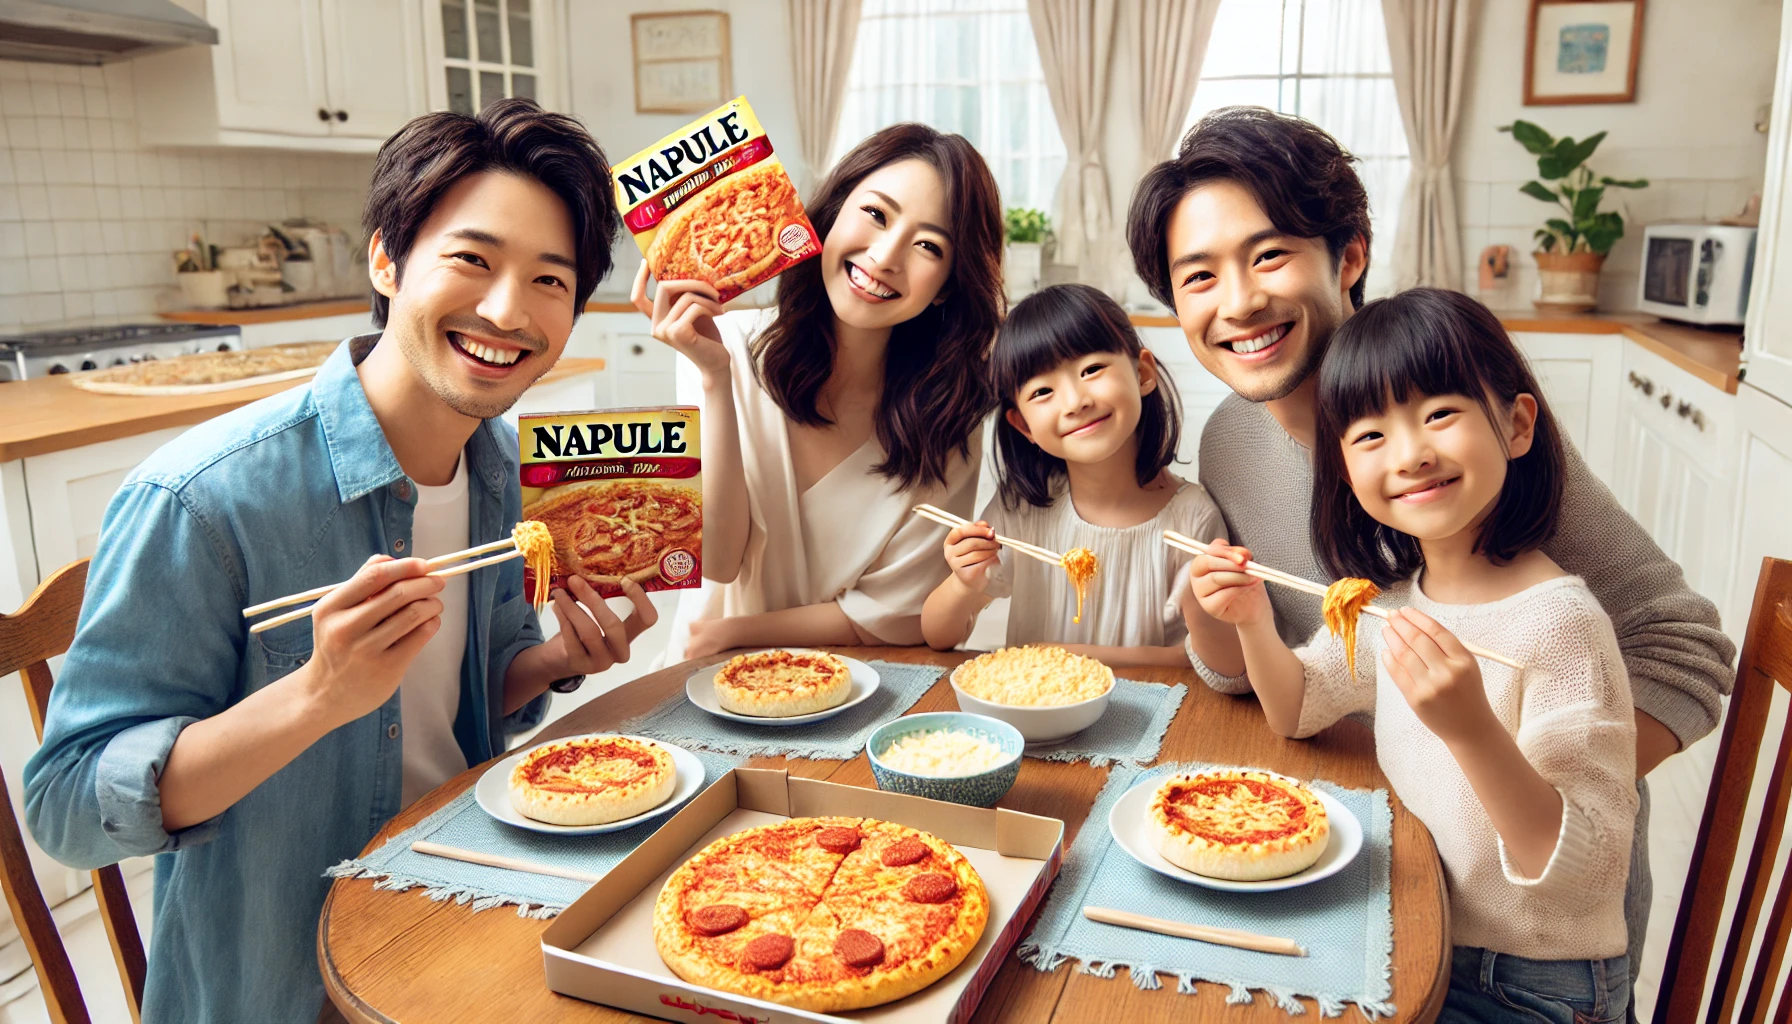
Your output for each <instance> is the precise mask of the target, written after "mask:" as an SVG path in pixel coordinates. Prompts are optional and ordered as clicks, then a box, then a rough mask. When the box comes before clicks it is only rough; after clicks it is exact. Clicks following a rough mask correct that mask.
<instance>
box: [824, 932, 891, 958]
mask: <svg viewBox="0 0 1792 1024" xmlns="http://www.w3.org/2000/svg"><path fill="white" fill-rule="evenodd" d="M834 955H835V956H837V957H839V958H840V961H841V963H844V964H845V965H846V966H848V967H874V966H876V965H878V964H881V963H883V962H884V943H883V940H882V939H880V938H878V937H877V936H875V935H873V934H871V933H870V932H867V931H860V930H859V929H857V928H848V929H846V930H845V931H843V932H841V933H840V937H839V938H837V939H835V940H834Z"/></svg>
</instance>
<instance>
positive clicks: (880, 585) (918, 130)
mask: <svg viewBox="0 0 1792 1024" xmlns="http://www.w3.org/2000/svg"><path fill="white" fill-rule="evenodd" d="M804 206H805V208H806V209H807V211H808V214H809V219H810V222H811V223H812V224H813V225H814V226H815V230H816V233H817V234H818V235H820V236H821V238H822V240H823V241H822V251H821V255H820V257H819V258H818V259H811V260H807V261H804V262H802V263H799V264H796V265H795V266H793V267H791V268H790V269H788V270H786V271H785V272H784V274H783V276H782V277H781V278H780V280H779V287H778V305H777V308H776V309H775V310H765V311H740V312H735V313H728V314H725V315H724V314H723V313H722V309H721V306H720V305H719V304H718V303H717V302H716V298H717V296H716V293H715V290H714V289H713V288H712V287H710V286H709V285H706V284H702V283H699V282H693V281H662V282H660V285H659V291H658V294H657V296H656V297H655V298H654V299H653V300H652V301H651V302H650V301H649V300H648V298H647V281H646V278H645V276H644V275H643V276H642V277H641V278H640V279H638V280H637V282H636V292H635V295H636V304H637V306H638V307H639V308H641V309H642V311H643V312H645V313H647V314H648V315H649V316H650V317H652V319H653V322H654V327H653V330H654V336H655V337H656V338H659V339H660V340H661V341H664V342H666V343H667V344H669V345H671V346H672V347H673V348H675V349H677V350H678V351H679V352H680V353H682V354H683V355H685V356H686V357H687V358H689V360H690V361H691V363H692V364H693V365H694V366H695V367H696V369H697V370H698V372H699V374H700V376H701V381H702V393H701V397H700V401H701V402H702V403H703V406H704V419H703V431H704V436H703V445H704V449H705V451H706V452H707V453H708V455H707V456H706V462H705V465H704V492H705V494H704V504H705V506H706V507H707V508H709V509H712V510H714V511H713V512H712V513H711V518H710V521H709V522H708V523H706V524H705V531H704V559H703V560H704V572H705V575H706V576H707V577H708V578H709V579H710V580H712V581H713V582H714V583H715V584H720V585H719V586H716V585H707V586H706V587H705V589H704V590H703V591H701V592H699V593H698V594H693V595H688V596H687V599H686V601H685V602H684V603H682V604H681V606H680V609H679V622H678V624H677V625H675V626H674V629H673V638H672V646H671V656H672V657H674V658H677V657H679V656H681V655H690V656H697V655H701V654H705V653H709V652H711V651H716V650H722V649H725V648H727V647H731V646H738V645H743V644H748V643H755V644H765V643H772V644H823V643H831V644H849V645H850V644H857V643H870V642H882V643H904V644H912V643H918V642H920V640H921V634H920V614H921V604H922V602H923V601H924V600H925V598H926V596H927V593H928V592H929V591H930V590H931V589H932V588H933V586H934V585H935V584H937V583H938V582H939V581H940V579H941V578H942V577H943V576H944V575H945V567H944V566H943V565H942V564H940V563H939V561H938V560H937V559H934V558H928V557H925V555H924V554H923V552H926V551H927V550H928V549H930V548H932V547H933V546H934V545H935V544H938V543H939V540H940V537H941V535H942V531H941V530H940V528H939V527H936V526H935V525H933V524H932V523H929V522H926V521H923V520H919V519H916V518H914V517H912V516H910V515H909V514H908V510H909V508H911V507H912V506H914V505H916V504H920V503H932V504H936V505H940V506H943V507H945V508H949V509H952V510H953V511H954V512H956V513H958V514H961V515H962V514H966V513H968V512H969V511H970V508H971V502H972V500H973V498H974V496H975V493H976V486H977V457H976V452H977V451H978V450H979V448H980V445H979V444H978V443H977V430H978V424H979V422H980V421H981V420H982V418H983V415H984V414H985V413H986V412H987V411H988V410H989V406H990V397H989V392H988V388H987V386H986V385H985V383H984V374H983V364H984V360H985V358H986V356H987V354H988V351H989V345H990V341H991V339H992V338H993V337H994V335H995V330H996V326H997V323H998V322H999V320H1000V316H1001V302H1002V298H1001V295H1002V292H1001V239H1002V225H1001V213H1000V201H999V199H998V197H997V194H996V187H995V182H994V180H993V179H992V178H991V176H990V173H989V169H988V168H987V167H986V166H984V163H983V160H982V158H981V157H979V156H978V155H977V152H976V150H974V149H973V148H972V147H971V145H970V143H969V142H967V141H965V140H964V139H963V138H961V137H959V136H956V135H944V134H941V133H939V132H937V131H935V130H933V129H931V128H928V127H926V126H924V125H918V124H902V125H896V126H893V127H891V128H886V129H884V130H883V131H880V132H878V133H876V134H875V135H872V136H871V137H870V138H868V139H866V140H865V141H863V142H861V143H860V144H859V145H858V146H856V147H854V148H853V149H852V151H851V152H849V153H847V155H846V156H845V157H843V158H842V159H841V161H840V163H839V164H838V165H837V166H836V167H835V168H834V169H833V171H832V172H831V173H830V174H829V175H828V176H827V177H826V179H825V180H823V181H822V183H821V184H820V185H819V186H818V187H817V189H816V191H815V194H814V195H812V196H810V198H809V201H808V202H807V203H805V204H804ZM690 397H691V398H693V399H696V398H698V396H696V395H692V396H690ZM712 467H715V469H714V471H713V472H712ZM687 629H688V637H689V645H688V646H687V645H686V642H685V641H686V636H687Z"/></svg>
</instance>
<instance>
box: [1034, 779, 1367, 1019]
mask: <svg viewBox="0 0 1792 1024" xmlns="http://www.w3.org/2000/svg"><path fill="white" fill-rule="evenodd" d="M1211 767H1213V766H1212V765H1203V764H1189V763H1180V764H1163V765H1158V766H1156V767H1153V768H1145V769H1140V768H1134V767H1130V766H1127V765H1115V766H1114V768H1113V769H1111V770H1110V771H1109V773H1108V782H1107V785H1106V786H1104V787H1102V790H1101V794H1100V795H1099V796H1097V797H1096V798H1095V807H1094V808H1093V809H1092V810H1090V811H1089V817H1088V818H1087V819H1086V820H1085V821H1084V824H1083V828H1082V830H1081V831H1080V832H1078V833H1077V837H1076V842H1075V843H1072V844H1071V847H1070V854H1069V856H1067V857H1065V858H1064V868H1063V871H1062V873H1061V874H1059V876H1058V881H1057V884H1056V885H1055V886H1054V887H1053V888H1052V892H1051V896H1050V897H1049V898H1048V899H1047V900H1046V905H1045V910H1044V911H1043V912H1042V913H1041V914H1040V916H1039V923H1038V925H1037V926H1036V927H1035V928H1034V929H1033V933H1032V934H1031V935H1029V936H1027V938H1026V941H1025V942H1023V943H1021V945H1020V948H1019V950H1018V952H1019V954H1020V956H1021V959H1023V960H1026V961H1027V962H1028V963H1030V964H1032V965H1033V966H1034V967H1037V968H1039V969H1040V970H1043V971H1050V970H1055V969H1057V967H1058V966H1059V965H1060V964H1062V963H1063V962H1064V961H1065V960H1067V959H1072V958H1074V959H1077V960H1080V961H1082V966H1081V970H1082V971H1083V972H1084V973H1086V974H1094V975H1097V976H1099V977H1103V978H1111V977H1113V976H1114V971H1115V969H1116V968H1120V967H1125V968H1126V969H1127V971H1128V973H1129V974H1130V975H1131V976H1132V983H1133V984H1134V985H1137V986H1138V987H1139V988H1142V989H1154V988H1158V987H1159V986H1160V982H1159V980H1158V975H1159V974H1167V975H1170V976H1172V977H1174V978H1175V979H1176V990H1177V991H1178V992H1182V993H1185V994H1193V993H1194V991H1195V982H1197V981H1208V982H1215V983H1218V984H1222V985H1227V986H1229V987H1230V988H1231V989H1232V994H1231V995H1230V996H1228V997H1227V1000H1226V1001H1227V1002H1229V1003H1248V1002H1250V1001H1251V992H1252V991H1253V990H1257V991H1262V992H1266V993H1268V994H1269V996H1270V997H1271V998H1273V999H1274V1000H1275V1001H1276V1003H1277V1005H1279V1006H1281V1007H1282V1008H1283V1009H1285V1010H1287V1011H1288V1012H1289V1013H1302V1012H1305V1010H1304V1007H1303V1006H1302V1004H1301V1003H1300V1002H1298V1001H1297V997H1302V996H1305V997H1309V998H1312V999H1313V1000H1314V1001H1316V1002H1317V1003H1318V1004H1319V1011H1320V1013H1321V1014H1322V1015H1324V1016H1327V1017H1336V1016H1337V1015H1338V1014H1340V1013H1342V1012H1343V1010H1344V1004H1345V1003H1355V1004H1357V1006H1358V1007H1359V1008H1360V1009H1361V1010H1362V1012H1363V1014H1364V1015H1365V1016H1367V1017H1368V1018H1370V1019H1371V1020H1373V1019H1375V1018H1377V1017H1382V1016H1390V1015H1392V1014H1393V1012H1394V1004H1393V1002H1392V999H1393V994H1394V987H1393V983H1392V981H1391V980H1390V978H1391V974H1392V970H1393V948H1394V940H1393V934H1394V922H1393V916H1392V913H1391V910H1390V901H1389V888H1388V865H1389V857H1390V850H1391V840H1390V835H1391V830H1392V824H1393V819H1392V817H1391V812H1390V811H1389V809H1388V796H1387V791H1386V790H1375V791H1373V792H1370V791H1366V790H1358V789H1344V788H1342V787H1339V786H1334V785H1332V784H1330V783H1327V782H1315V783H1313V785H1314V786H1315V787H1317V788H1320V789H1323V790H1325V791H1326V792H1327V793H1329V794H1331V795H1332V796H1335V797H1337V798H1338V800H1340V801H1341V802H1342V803H1343V804H1344V806H1346V807H1348V808H1349V809H1350V811H1351V813H1352V814H1355V815H1356V816H1357V819H1358V820H1359V821H1361V822H1362V824H1363V849H1362V852H1361V853H1359V854H1357V856H1356V859H1355V860H1353V861H1351V862H1350V864H1349V866H1347V867H1345V868H1344V870H1342V871H1340V872H1338V873H1337V874H1336V875H1333V876H1332V877H1330V878H1328V879H1325V880H1324V881H1319V882H1314V883H1312V884H1310V885H1303V886H1298V887H1296V888H1293V889H1284V890H1280V891H1276V892H1261V893H1238V892H1220V891H1217V890H1214V889H1204V888H1202V887H1200V886H1198V885H1190V884H1187V883H1185V882H1178V881H1175V880H1174V879H1170V878H1165V877H1164V876H1162V875H1160V874H1158V873H1157V872H1155V871H1151V870H1149V869H1148V868H1146V867H1144V866H1143V865H1141V864H1139V862H1138V861H1135V860H1133V859H1132V858H1131V857H1130V856H1128V855H1127V853H1126V851H1124V850H1122V849H1120V848H1119V847H1118V846H1117V845H1115V843H1114V837H1113V833H1111V832H1110V831H1109V830H1108V812H1109V811H1110V810H1112V809H1113V806H1114V802H1115V801H1117V800H1119V799H1120V797H1121V795H1122V794H1124V793H1125V792H1126V791H1127V790H1129V789H1131V788H1132V787H1134V786H1136V785H1139V784H1140V783H1142V782H1146V781H1149V780H1151V779H1156V778H1160V777H1162V776H1164V775H1169V774H1171V773H1173V772H1179V771H1194V770H1199V769H1203V768H1211ZM1085 906H1098V907H1114V908H1117V909H1120V910H1130V911H1133V912H1135V913H1140V914H1149V915H1151V916H1153V917H1167V918H1171V919H1173V920H1178V921H1189V922H1193V923H1197V924H1205V925H1213V926H1217V927H1220V928H1237V929H1242V930H1244V931H1250V932H1257V933H1259V934H1264V935H1281V936H1286V937H1288V938H1291V939H1294V940H1295V941H1296V942H1299V943H1300V944H1301V945H1303V946H1305V947H1306V948H1307V955H1306V956H1304V957H1290V956H1278V955H1275V954H1272V953H1256V952H1252V951H1250V950H1243V949H1233V948H1231V947H1229V946H1215V945H1210V944H1208V943H1205V942H1196V941H1194V940H1192V939H1178V938H1173V937H1171V936H1168V935H1158V934H1156V933H1154V932H1142V931H1137V930H1134V929H1131V928H1121V927H1117V926H1115V925H1107V924H1098V923H1096V922H1094V921H1091V920H1089V919H1088V918H1085V917H1084V916H1083V907H1085Z"/></svg>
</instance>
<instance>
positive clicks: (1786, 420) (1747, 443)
mask: <svg viewBox="0 0 1792 1024" xmlns="http://www.w3.org/2000/svg"><path fill="white" fill-rule="evenodd" d="M1749 373H1750V375H1751V376H1752V375H1753V374H1754V366H1753V364H1752V363H1751V364H1750V367H1749ZM1735 403H1736V412H1737V416H1736V420H1737V423H1736V433H1737V440H1736V445H1735V448H1736V452H1737V456H1738V459H1737V464H1736V518H1735V533H1734V547H1733V549H1732V550H1733V552H1734V554H1733V556H1731V557H1730V558H1729V559H1728V561H1729V563H1730V564H1731V565H1732V566H1733V567H1734V568H1733V571H1732V573H1731V579H1730V581H1729V585H1728V593H1727V595H1726V598H1725V600H1722V601H1720V602H1719V603H1718V608H1719V609H1720V610H1721V611H1722V612H1723V617H1724V631H1725V632H1727V633H1729V634H1730V638H1731V639H1732V640H1735V641H1736V642H1737V643H1738V644H1741V643H1742V631H1743V629H1744V627H1746V626H1747V625H1748V615H1749V608H1750V606H1751V605H1752V604H1753V603H1754V599H1755V580H1756V578H1757V577H1758V576H1759V575H1760V574H1761V559H1763V558H1767V557H1773V558H1792V514H1789V512H1788V510H1792V406H1788V405H1786V404H1785V403H1783V402H1780V401H1779V400H1777V399H1775V398H1774V397H1772V396H1771V395H1769V394H1767V393H1766V392H1764V391H1760V390H1757V389H1755V388H1753V387H1750V386H1749V385H1748V384H1746V383H1745V384H1743V385H1742V386H1741V388H1739V389H1738V394H1737V395H1736V398H1735Z"/></svg>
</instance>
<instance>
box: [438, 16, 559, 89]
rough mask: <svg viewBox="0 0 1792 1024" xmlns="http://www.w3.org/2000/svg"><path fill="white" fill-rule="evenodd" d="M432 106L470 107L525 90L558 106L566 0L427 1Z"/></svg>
mask: <svg viewBox="0 0 1792 1024" xmlns="http://www.w3.org/2000/svg"><path fill="white" fill-rule="evenodd" d="M421 2H422V5H423V6H422V15H423V38H424V57H425V62H426V65H427V67H428V72H427V78H428V98H429V109H431V110H453V111H457V112H459V113H462V114H471V113H473V112H475V111H476V110H478V109H479V108H481V107H483V106H485V105H486V104H487V103H490V102H491V101H493V100H495V99H502V98H504V97H507V96H522V97H526V98H528V99H532V100H535V101H536V102H538V103H540V104H541V105H542V106H544V107H546V108H548V109H549V110H556V109H560V108H561V106H562V104H563V103H564V96H565V95H566V90H565V88H564V87H563V82H562V76H563V74H564V71H563V67H564V64H565V61H564V59H563V56H562V55H563V52H564V44H565V39H564V34H563V32H562V30H561V26H562V25H564V24H565V18H564V15H563V11H562V0H421Z"/></svg>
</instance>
